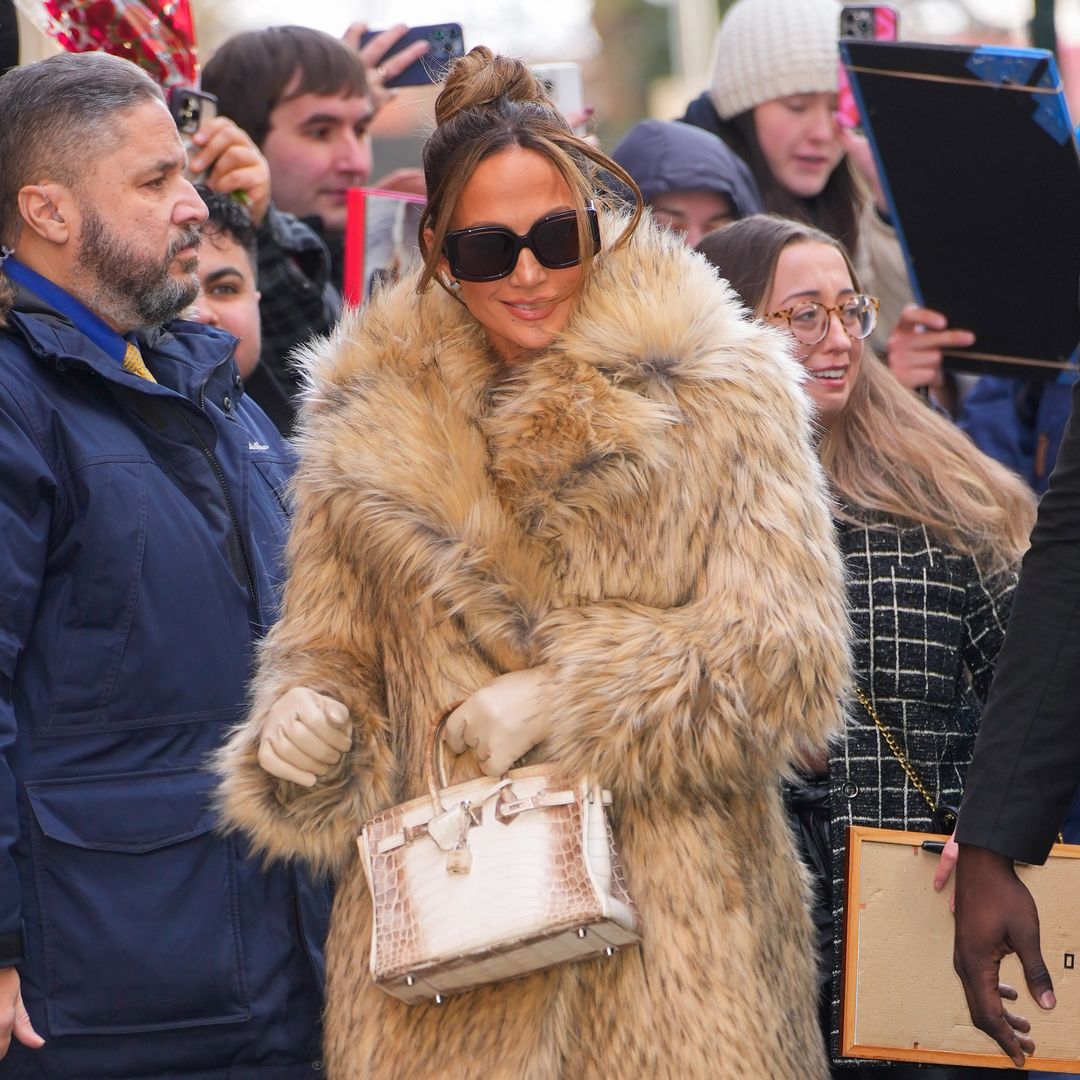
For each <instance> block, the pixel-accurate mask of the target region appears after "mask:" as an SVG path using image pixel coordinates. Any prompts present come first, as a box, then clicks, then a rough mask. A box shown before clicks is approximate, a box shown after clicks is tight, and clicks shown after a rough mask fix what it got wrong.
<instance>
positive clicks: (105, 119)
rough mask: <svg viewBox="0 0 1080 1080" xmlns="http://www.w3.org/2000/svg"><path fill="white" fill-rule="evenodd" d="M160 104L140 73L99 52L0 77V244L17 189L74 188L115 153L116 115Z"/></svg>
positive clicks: (12, 219) (13, 225)
mask: <svg viewBox="0 0 1080 1080" xmlns="http://www.w3.org/2000/svg"><path fill="white" fill-rule="evenodd" d="M164 100H165V97H164V95H163V94H162V92H161V88H160V87H159V86H158V85H157V83H155V82H154V80H153V79H151V78H150V76H149V75H147V74H146V73H145V72H144V71H142V69H140V68H138V67H136V65H135V64H133V63H132V62H131V61H130V60H123V59H121V58H120V57H116V56H109V55H108V54H106V53H75V54H72V53H61V54H59V55H57V56H50V57H49V58H48V59H47V60H41V61H39V62H38V63H36V64H28V65H26V66H25V67H18V68H13V69H12V70H11V71H9V72H8V73H7V74H6V75H4V76H3V78H0V117H2V118H3V119H2V121H0V243H2V244H6V245H8V246H9V247H14V245H15V240H16V239H17V237H18V235H19V230H20V227H21V224H22V223H21V220H20V215H19V203H18V199H19V191H20V190H21V189H22V188H24V187H25V186H26V185H27V184H34V183H40V182H43V181H45V180H54V181H58V182H59V183H62V184H66V185H67V186H69V187H74V186H76V181H77V178H78V176H79V175H80V173H82V172H85V170H86V166H87V163H88V162H93V161H95V160H97V159H98V158H100V157H102V156H103V155H105V154H108V153H111V152H112V151H113V150H114V149H115V148H116V145H117V141H118V139H119V135H118V134H117V131H116V122H115V121H116V115H115V114H116V113H118V112H124V111H127V110H129V109H133V108H135V107H136V106H137V105H141V104H143V102H147V101H161V102H164Z"/></svg>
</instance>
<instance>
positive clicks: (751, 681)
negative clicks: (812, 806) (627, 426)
mask: <svg viewBox="0 0 1080 1080" xmlns="http://www.w3.org/2000/svg"><path fill="white" fill-rule="evenodd" d="M686 276H689V277H690V278H691V280H690V282H686V281H685V277H684V288H688V289H691V291H692V285H698V284H701V285H702V286H704V285H705V283H704V282H698V281H696V280H695V279H694V277H693V276H692V275H686ZM662 299H664V298H662ZM671 299H672V300H673V302H674V298H671ZM700 299H701V300H704V297H701V298H700ZM724 338H725V339H726V345H727V348H726V349H720V348H717V347H716V344H715V343H714V350H715V352H719V353H721V354H723V353H725V352H727V351H728V350H731V351H732V352H734V353H735V354H736V355H738V356H739V357H740V359H741V361H742V364H744V365H746V366H745V367H742V366H741V365H740V364H739V363H737V362H736V361H734V360H733V359H732V360H731V362H730V364H729V366H728V367H727V370H726V371H725V372H724V374H725V376H726V378H723V380H722V381H720V382H719V383H718V384H716V385H712V386H710V387H708V391H709V392H707V393H705V394H704V395H703V396H702V397H701V398H700V399H699V398H697V396H696V395H683V396H682V398H681V400H680V411H681V414H682V418H683V420H684V422H683V423H681V424H679V425H677V426H676V427H674V428H673V430H672V432H671V435H670V440H671V444H672V446H673V447H674V448H675V451H676V453H677V454H678V466H677V469H676V474H677V475H678V476H679V477H680V478H681V479H680V481H679V482H678V486H677V487H676V490H675V491H666V492H662V491H657V492H656V493H655V494H654V503H653V512H654V513H656V514H665V513H667V514H672V515H676V514H678V513H679V503H680V501H681V500H682V499H684V498H685V496H686V488H685V487H683V486H682V485H684V484H685V485H690V484H693V483H695V482H698V483H700V482H704V483H705V484H708V485H711V490H710V489H708V488H707V489H706V490H707V491H708V495H707V496H706V497H705V498H703V499H702V500H701V505H700V509H699V514H700V520H699V522H698V526H697V529H696V532H697V534H698V535H697V537H695V540H694V541H692V542H691V547H692V548H693V550H694V554H695V558H696V559H697V561H698V565H696V566H694V567H693V570H692V573H691V575H690V576H689V578H688V580H687V581H686V583H685V584H686V591H685V593H684V595H683V596H682V597H680V598H679V599H678V602H677V603H674V604H672V605H671V606H664V607H659V606H654V605H649V604H643V603H634V602H632V601H630V600H628V599H623V598H615V597H612V598H608V599H605V600H604V601H602V602H598V603H590V604H582V605H580V606H566V607H561V608H558V609H556V610H553V611H551V612H549V613H548V614H547V615H546V616H545V617H544V618H543V619H542V620H541V621H540V623H539V625H538V626H537V628H536V632H535V641H536V658H537V660H538V661H539V662H542V663H545V664H548V665H550V667H551V670H552V679H551V685H550V690H549V694H548V699H547V705H548V708H549V711H550V714H551V715H552V716H553V717H555V718H556V725H557V726H556V730H555V733H554V735H553V737H552V739H551V740H550V743H549V746H548V749H549V751H550V754H551V757H552V758H553V759H555V760H557V761H559V762H560V763H562V765H563V766H564V767H565V771H566V773H567V774H568V775H571V776H577V775H591V776H595V777H598V778H599V779H601V780H602V782H603V783H604V784H605V785H606V786H611V787H612V788H614V789H621V790H623V791H624V792H626V793H627V794H628V795H630V796H631V797H633V798H635V799H647V798H660V799H663V800H666V801H668V802H681V801H688V802H689V801H693V800H695V799H698V798H700V797H702V796H703V795H707V794H708V793H710V792H711V793H715V792H717V791H723V790H724V789H742V790H744V791H745V790H747V789H752V788H754V787H755V786H760V785H761V784H763V783H768V782H770V781H771V780H772V779H774V778H775V777H776V776H777V775H778V773H780V772H782V771H784V770H785V769H787V768H788V767H789V766H790V765H791V764H792V763H793V762H795V761H797V760H798V759H800V757H801V756H802V755H803V754H804V753H806V752H807V751H809V750H812V749H814V748H820V747H822V746H823V745H824V743H825V741H826V739H827V738H828V736H829V734H830V732H832V731H833V730H835V728H836V726H837V724H838V722H839V708H840V705H839V699H840V698H841V697H842V696H843V695H844V693H845V690H846V684H847V678H848V668H847V663H848V656H847V651H846V643H847V634H848V625H847V616H846V604H845V598H844V595H843V585H842V570H841V568H840V565H839V560H838V556H837V553H836V545H835V537H834V534H833V529H832V524H831V518H830V514H829V509H828V505H829V504H828V499H827V497H826V496H825V494H824V482H823V479H822V475H821V470H820V467H819V464H818V461H817V458H816V455H815V453H814V450H813V448H812V446H811V442H810V435H811V431H812V426H811V425H812V422H811V419H810V414H809V410H808V400H807V398H806V397H805V395H804V393H803V392H802V389H801V387H800V383H801V380H802V374H801V370H799V369H797V368H796V366H795V364H794V362H792V361H790V360H788V358H787V357H786V355H785V353H784V350H783V347H782V345H781V342H780V341H779V340H778V338H777V337H776V336H775V335H773V334H772V333H770V332H768V331H765V332H764V333H763V332H762V328H760V327H753V326H751V325H749V324H747V323H741V324H739V325H736V326H730V325H729V326H728V327H726V332H725V335H724ZM720 340H722V339H720V338H719V337H718V338H717V339H716V342H717V343H718V342H719V341H720ZM701 462H707V463H708V464H707V466H706V468H705V470H704V475H701V473H702V469H701V465H700V463H701ZM699 477H700V479H699ZM691 478H694V479H691ZM665 561H668V562H670V559H668V560H665ZM654 565H657V564H655V563H654ZM659 565H663V564H662V563H660V564H659Z"/></svg>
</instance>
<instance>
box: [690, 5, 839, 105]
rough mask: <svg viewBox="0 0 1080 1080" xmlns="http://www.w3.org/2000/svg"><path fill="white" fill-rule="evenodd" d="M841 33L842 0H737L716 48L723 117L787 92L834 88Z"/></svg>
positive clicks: (716, 100) (715, 89)
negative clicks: (838, 41)
mask: <svg viewBox="0 0 1080 1080" xmlns="http://www.w3.org/2000/svg"><path fill="white" fill-rule="evenodd" d="M839 36H840V4H839V2H838V0H737V2H736V3H735V4H733V5H732V6H731V8H730V9H729V10H728V13H727V15H725V16H724V21H723V22H722V23H721V24H720V29H719V30H718V31H717V32H716V46H715V49H714V52H713V74H712V86H711V87H710V88H709V89H710V93H711V95H712V100H713V104H714V105H715V106H716V111H717V112H718V113H719V114H720V118H721V119H722V120H730V119H731V118H732V117H733V116H737V115H738V114H739V113H741V112H746V110H747V109H752V108H754V106H756V105H763V104H764V103H765V102H766V101H773V100H775V99H776V98H781V97H787V96H788V95H789V94H816V93H835V92H836V74H837V67H838V65H839V62H840V51H839V48H838V46H837V44H836V43H837V39H838V38H839Z"/></svg>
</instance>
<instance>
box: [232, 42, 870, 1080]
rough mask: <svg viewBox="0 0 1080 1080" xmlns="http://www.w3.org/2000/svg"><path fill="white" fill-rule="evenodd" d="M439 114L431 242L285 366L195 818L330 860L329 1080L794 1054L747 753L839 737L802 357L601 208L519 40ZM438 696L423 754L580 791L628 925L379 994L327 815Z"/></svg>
mask: <svg viewBox="0 0 1080 1080" xmlns="http://www.w3.org/2000/svg"><path fill="white" fill-rule="evenodd" d="M436 119H437V124H438V126H437V129H436V131H435V132H434V134H433V135H432V137H431V138H430V140H429V142H428V144H427V146H426V149H425V157H424V162H425V171H426V175H427V185H428V191H429V192H430V201H429V203H428V206H427V209H426V213H425V217H424V220H423V223H422V229H423V230H424V231H423V232H422V238H423V247H424V254H425V260H426V261H425V264H424V267H423V268H422V270H421V271H420V272H419V273H418V274H417V275H416V276H414V277H412V278H410V279H406V280H403V281H401V282H399V283H398V284H397V285H394V286H391V287H388V288H386V289H385V290H384V291H382V292H381V293H380V294H378V295H377V296H376V297H375V298H374V299H373V300H372V301H371V303H370V304H369V305H368V306H367V307H366V308H365V309H364V311H363V312H362V313H361V314H360V315H352V316H349V317H347V318H346V320H345V321H344V322H343V324H342V326H341V327H340V328H339V330H338V331H337V333H336V334H335V335H334V337H333V338H332V339H331V340H329V341H328V342H324V343H322V344H320V345H318V346H316V347H315V348H314V349H313V350H312V351H311V352H310V353H309V355H308V356H307V358H306V363H307V378H308V381H309V390H308V394H307V402H306V407H305V412H304V419H303V423H302V430H301V432H300V436H299V447H300V453H301V465H300V468H299V471H298V474H297V478H296V481H295V489H294V496H295V523H294V531H293V534H292V537H291V540H290V547H289V559H290V576H289V580H288V584H287V587H286V590H285V600H284V609H283V614H282V618H281V621H280V622H279V623H278V625H277V626H276V627H275V629H274V630H273V631H272V632H271V633H270V634H269V636H268V637H267V639H266V641H265V644H264V646H263V648H262V652H261V656H260V663H259V671H258V675H257V679H256V681H255V685H254V701H253V706H252V710H251V714H250V719H249V720H248V722H247V723H246V725H245V726H243V727H242V728H241V729H240V730H238V731H237V732H236V733H235V736H234V737H233V739H232V740H231V743H230V744H229V745H228V747H227V748H226V750H225V752H224V753H223V755H222V757H221V758H220V761H219V767H220V771H221V774H222V778H223V779H222V786H221V800H222V808H223V813H224V818H225V821H226V822H227V824H228V825H229V826H231V827H233V828H237V829H240V830H243V832H245V833H246V834H248V836H249V837H250V838H251V839H252V840H253V842H254V843H255V844H256V845H257V846H258V847H260V848H261V849H262V850H263V851H264V852H265V853H266V855H267V856H268V857H269V858H272V859H278V858H281V859H303V860H306V861H307V862H309V863H311V864H313V865H314V866H315V867H317V868H319V869H322V870H325V871H327V872H329V873H330V874H332V875H333V876H334V877H335V878H336V881H337V891H336V901H335V908H334V916H333V924H332V929H331V932H330V939H329V942H328V947H327V960H328V987H327V1000H328V1004H327V1015H326V1039H325V1041H326V1063H327V1067H328V1069H329V1073H330V1075H331V1076H332V1077H333V1078H334V1080H361V1078H369V1077H374V1078H387V1080H398V1078H406V1077H407V1078H409V1080H423V1078H443V1077H446V1078H454V1080H468V1078H472V1077H476V1078H483V1080H529V1078H534V1080H557V1078H566V1080H571V1078H572V1080H601V1078H605V1080H606V1078H610V1077H612V1076H635V1077H649V1078H650V1080H651V1078H662V1077H678V1078H680V1080H687V1078H690V1080H692V1078H695V1077H701V1078H705V1077H708V1078H710V1080H712V1078H717V1077H721V1078H722V1077H731V1078H734V1077H740V1078H742V1077H762V1078H764V1077H775V1078H790V1080H820V1078H822V1077H824V1076H825V1075H826V1071H827V1066H826V1062H825V1057H824V1054H823V1052H822V1047H821V1041H820V1037H819V1035H818V1032H817V1027H816V1016H815V1011H814V1004H813V1000H814V991H813V974H812V967H813V964H812V960H811V954H812V940H811V924H810V921H809V915H808V911H807V907H806V902H807V894H806V890H805V881H804V877H803V872H802V870H801V868H800V865H799V862H798V859H797V857H796V856H795V853H794V847H793V844H792V841H791V839H790V836H789V833H788V829H787V826H786V822H785V818H784V813H783V809H782V805H781V801H780V797H779V785H778V783H777V781H778V778H779V777H780V775H781V774H782V773H784V772H785V771H787V770H789V769H790V768H791V766H792V763H793V762H795V761H796V760H798V759H801V758H802V757H803V756H804V755H806V754H807V753H810V752H812V751H813V750H814V748H817V749H818V750H820V748H821V747H822V746H823V745H824V743H825V741H826V739H827V738H828V737H829V735H830V734H831V733H832V732H833V731H834V730H835V727H836V725H837V723H838V720H839V716H840V706H839V705H838V699H839V697H840V695H841V694H842V693H843V691H844V688H845V685H846V680H847V676H848V659H847V639H846V635H847V626H846V615H845V611H844V596H843V585H842V579H841V567H840V563H839V559H838V557H837V554H836V547H835V542H834V538H833V536H832V530H831V525H830V518H829V504H828V501H827V498H826V496H825V493H824V483H823V479H822V476H821V472H820V468H819V466H818V463H817V460H816V458H815V455H814V452H813V447H812V445H811V442H810V438H809V431H810V412H809V405H808V402H807V399H806V397H805V394H804V393H803V390H802V386H801V382H802V375H801V372H800V369H799V367H798V365H797V364H796V363H795V362H794V361H793V360H792V359H791V358H790V356H789V355H788V353H787V350H786V347H785V345H784V343H783V336H782V335H780V334H778V333H777V332H776V331H773V330H771V329H769V328H764V327H761V326H758V325H754V324H752V323H751V322H749V321H747V320H746V319H745V317H744V315H743V313H742V311H741V309H740V307H739V305H738V303H737V302H736V301H735V299H734V298H733V297H732V295H731V293H730V292H729V291H728V289H727V288H726V287H725V286H724V285H723V284H722V283H721V282H720V281H719V279H718V278H717V277H716V275H715V274H714V272H713V271H712V270H711V268H709V267H708V265H707V264H706V262H705V260H703V259H701V258H700V257H699V256H696V255H694V254H693V253H691V252H690V251H688V250H687V249H685V248H684V247H683V246H682V244H681V243H680V242H679V241H678V239H677V238H675V237H673V236H670V235H666V234H665V233H664V232H663V231H662V230H659V229H657V228H655V227H653V226H652V224H651V223H648V222H643V223H641V225H640V227H638V228H637V229H636V230H635V225H637V224H638V223H637V221H636V219H635V217H633V216H631V217H617V216H615V215H614V214H613V213H611V212H609V211H607V210H606V209H605V208H604V205H601V207H600V211H599V214H596V212H595V211H594V209H593V204H592V202H591V200H593V199H594V198H596V192H597V190H598V189H599V187H600V184H601V181H602V175H603V173H605V172H607V173H610V174H613V175H615V176H618V177H619V178H620V179H621V180H622V181H624V182H627V181H628V180H629V178H628V177H627V176H626V174H625V173H623V172H622V170H621V169H619V168H618V166H617V165H615V164H614V163H613V162H611V161H610V160H609V159H608V158H606V157H605V156H604V155H602V154H600V153H599V151H596V150H594V149H592V148H591V147H589V146H588V145H587V144H586V143H583V142H582V141H581V140H579V139H577V138H575V137H574V136H573V135H572V133H571V132H570V130H569V128H568V127H567V125H566V124H565V122H564V121H563V120H562V118H561V117H560V116H559V115H558V113H557V112H556V111H555V110H554V108H553V107H552V105H551V102H550V100H549V99H548V98H547V96H546V94H545V93H544V91H543V89H542V88H541V87H540V85H539V84H538V83H537V82H536V80H535V79H534V77H533V76H532V74H531V73H530V72H529V70H528V68H527V67H525V66H524V65H522V64H521V63H519V62H517V61H512V60H507V59H503V58H498V57H492V55H491V53H490V52H488V51H487V50H486V49H479V48H478V49H474V50H473V51H472V52H471V53H470V54H469V55H468V56H467V57H466V58H464V59H463V60H461V61H459V62H458V63H457V64H456V66H455V67H454V68H453V70H452V71H451V73H450V75H449V77H448V80H447V83H446V86H445V88H444V89H443V91H442V93H441V94H440V97H439V99H438V102H437V106H436ZM598 201H600V200H598ZM597 219H599V220H598V225H595V224H594V223H595V222H597ZM594 229H595V231H594ZM459 699H465V703H464V704H463V705H462V706H461V707H460V708H459V709H458V710H457V711H456V712H455V713H454V715H453V716H452V717H451V718H450V721H449V724H448V728H447V740H448V742H449V744H450V746H451V748H452V749H453V750H456V751H465V750H468V752H465V753H462V755H461V757H460V758H458V759H457V769H456V774H455V776H452V777H451V779H452V780H453V779H455V778H456V779H463V778H467V777H469V776H474V775H476V774H477V772H478V771H480V770H482V771H483V772H485V773H488V774H490V775H493V776H494V775H499V774H501V773H502V772H503V771H504V770H506V769H507V768H508V767H509V766H510V765H511V764H512V763H513V762H514V761H515V760H516V759H517V758H519V757H521V756H522V755H524V754H526V753H530V760H534V761H536V760H546V761H551V762H554V763H556V767H557V769H558V774H559V776H560V777H565V778H567V779H575V780H576V779H580V778H586V777H587V778H591V779H593V780H595V781H597V782H599V783H601V784H602V785H603V786H604V787H605V788H608V789H610V790H611V792H612V794H613V798H614V801H613V805H612V807H611V814H612V820H613V827H614V832H615V840H616V844H617V847H618V849H619V852H620V854H621V858H622V863H623V868H624V871H625V876H626V879H627V884H628V886H629V889H630V892H631V894H632V896H633V898H634V900H635V901H636V904H637V908H638V910H639V912H640V915H641V918H642V921H643V923H644V940H643V943H642V945H641V947H640V948H633V949H629V948H628V949H625V950H622V951H621V952H619V953H618V954H617V955H616V956H615V957H614V958H613V959H603V960H598V961H589V962H583V963H579V964H567V965H563V966H560V967H557V968H554V969H551V970H548V971H544V972H541V973H538V974H533V975H531V976H528V977H526V978H523V979H520V980H517V981H512V982H506V983H502V984H498V985H492V986H487V987H483V988H480V989H477V990H474V991H471V992H469V993H466V994H462V995H460V996H457V997H451V998H449V999H448V1000H446V1001H445V1002H444V1003H442V1004H439V1005H436V1004H419V1005H412V1006H409V1005H405V1004H403V1003H402V1002H401V1001H399V1000H397V999H395V998H392V997H389V996H387V995H386V994H384V993H383V992H382V991H380V990H379V989H378V988H377V987H376V986H374V984H373V982H372V979H371V976H370V973H369V970H368V950H369V940H370V935H371V921H372V920H371V903H370V897H369V893H368V888H367V885H366V883H365V880H364V874H363V871H362V867H361V863H360V861H359V859H358V857H357V846H356V838H357V834H358V833H359V831H360V829H361V826H362V825H363V823H364V821H365V819H367V818H369V817H370V816H372V815H374V814H377V813H379V812H380V811H383V810H385V809H386V808H387V807H390V806H392V805H394V804H396V803H399V802H402V801H404V800H406V799H410V798H413V797H415V796H417V795H419V794H421V793H422V792H423V791H424V790H425V789H424V781H423V757H424V747H425V742H426V739H427V736H428V732H429V730H430V728H431V725H432V721H433V719H434V718H435V717H436V716H437V715H438V714H439V712H440V710H442V709H443V708H444V707H445V706H447V705H448V704H449V703H451V702H453V701H455V700H459Z"/></svg>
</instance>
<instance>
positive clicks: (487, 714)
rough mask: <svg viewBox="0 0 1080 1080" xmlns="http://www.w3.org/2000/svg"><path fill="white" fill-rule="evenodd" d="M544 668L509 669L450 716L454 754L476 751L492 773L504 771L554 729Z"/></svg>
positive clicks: (447, 732)
mask: <svg viewBox="0 0 1080 1080" xmlns="http://www.w3.org/2000/svg"><path fill="white" fill-rule="evenodd" d="M547 676H548V671H547V670H546V669H545V668H543V667H537V668H526V669H525V670H524V671H511V672H510V673H509V674H506V675H500V676H499V677H498V678H497V679H495V680H493V681H492V682H490V683H488V684H487V686H484V687H481V688H480V689H479V690H477V691H476V693H475V694H473V695H472V696H471V697H470V698H468V699H467V700H466V701H465V702H464V703H463V704H462V705H459V706H458V707H457V709H455V710H454V711H453V712H452V713H451V714H450V718H449V719H448V720H447V721H446V729H445V731H444V736H443V737H444V738H445V739H446V743H447V745H448V746H449V747H450V749H451V750H452V751H453V752H454V753H455V754H463V753H465V751H466V750H467V749H470V750H474V751H475V752H476V760H477V761H478V762H479V764H480V768H481V769H483V771H484V772H485V773H486V774H487V775H488V776H501V775H502V774H503V773H504V772H506V771H507V769H509V768H510V766H511V765H513V764H514V762H515V761H517V759H518V758H519V757H522V756H523V755H524V754H527V753H528V752H529V751H530V750H531V749H532V748H533V747H534V746H536V745H537V743H541V742H543V741H544V739H546V738H547V736H548V733H549V731H550V728H549V725H548V722H547V718H546V714H545V712H544V710H543V708H542V704H543V693H542V689H543V685H544V680H545V679H546V678H547Z"/></svg>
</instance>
